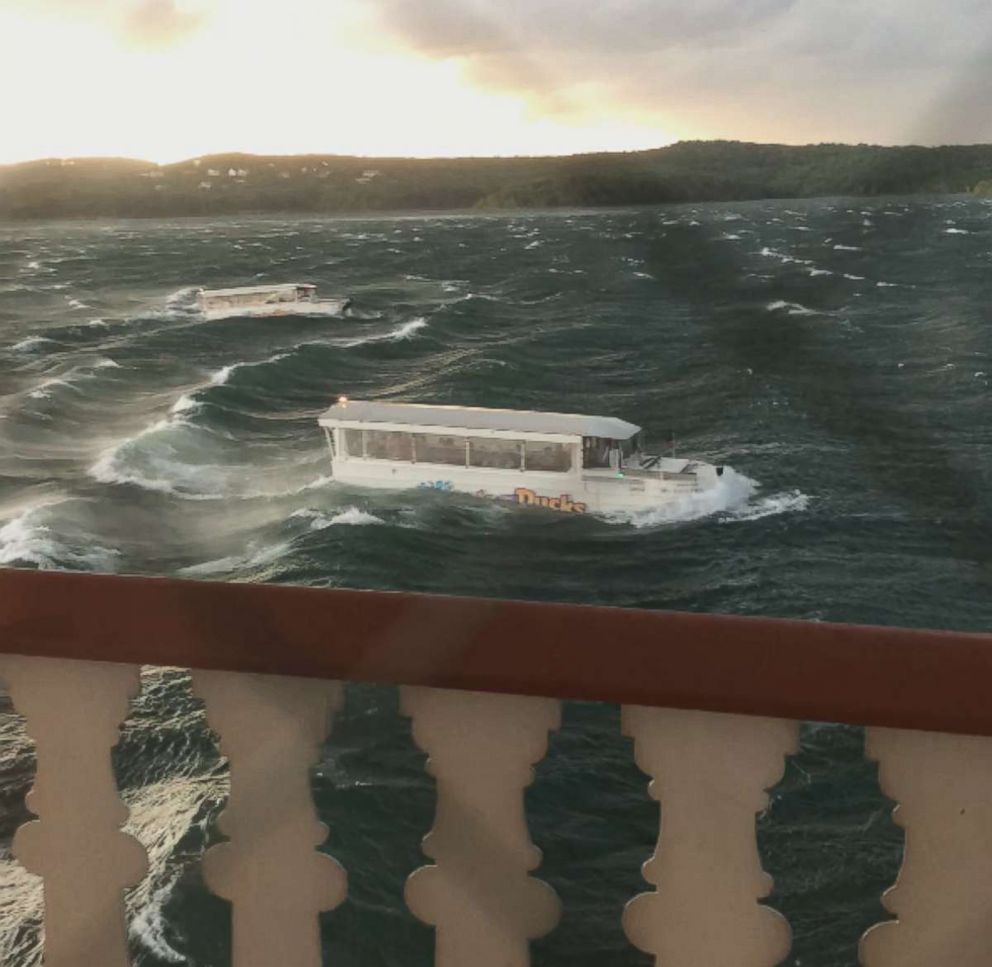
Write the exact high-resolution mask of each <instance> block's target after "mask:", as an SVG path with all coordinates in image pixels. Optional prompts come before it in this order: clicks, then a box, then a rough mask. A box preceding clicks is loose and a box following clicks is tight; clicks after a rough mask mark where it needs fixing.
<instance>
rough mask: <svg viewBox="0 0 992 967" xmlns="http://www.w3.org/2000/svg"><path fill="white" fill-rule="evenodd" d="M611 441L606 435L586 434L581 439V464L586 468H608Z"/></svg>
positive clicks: (611, 446)
mask: <svg viewBox="0 0 992 967" xmlns="http://www.w3.org/2000/svg"><path fill="white" fill-rule="evenodd" d="M611 449H613V441H612V440H608V439H607V438H606V437H598V436H587V437H583V439H582V466H583V467H585V468H586V469H587V470H595V469H599V468H608V467H609V466H610V450H611Z"/></svg>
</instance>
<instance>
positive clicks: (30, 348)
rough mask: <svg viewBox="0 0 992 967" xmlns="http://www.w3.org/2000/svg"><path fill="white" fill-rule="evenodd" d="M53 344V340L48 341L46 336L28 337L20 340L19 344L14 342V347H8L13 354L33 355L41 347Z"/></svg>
mask: <svg viewBox="0 0 992 967" xmlns="http://www.w3.org/2000/svg"><path fill="white" fill-rule="evenodd" d="M54 342H55V340H54V339H49V338H48V337H47V336H28V337H27V339H22V340H21V341H20V342H15V343H14V345H13V346H11V347H10V351H11V352H14V353H33V352H35V351H37V350H39V349H41V348H42V346H45V345H47V344H48V343H54Z"/></svg>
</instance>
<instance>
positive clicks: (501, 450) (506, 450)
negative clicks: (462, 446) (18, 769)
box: [468, 437, 520, 470]
mask: <svg viewBox="0 0 992 967" xmlns="http://www.w3.org/2000/svg"><path fill="white" fill-rule="evenodd" d="M468 452H469V466H471V467H491V468H493V469H496V470H519V469H520V441H519V440H499V439H495V438H487V437H470V438H469V441H468Z"/></svg>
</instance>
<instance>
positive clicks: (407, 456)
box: [318, 397, 724, 514]
mask: <svg viewBox="0 0 992 967" xmlns="http://www.w3.org/2000/svg"><path fill="white" fill-rule="evenodd" d="M318 423H319V424H320V426H321V427H323V429H324V433H325V435H326V437H327V445H328V447H330V451H331V472H332V474H333V476H334V479H335V480H337V481H340V482H341V483H347V484H355V485H357V486H362V487H375V488H381V489H390V490H400V489H407V488H412V487H426V488H432V489H435V490H451V491H459V492H462V493H469V494H475V495H476V496H478V497H487V498H490V499H494V500H503V501H510V502H513V503H516V504H521V505H524V506H540V507H546V508H548V509H550V510H556V511H561V512H563V513H574V514H583V513H586V512H597V513H603V512H605V513H609V512H611V511H630V510H645V509H648V508H651V507H657V506H659V505H663V504H665V503H669V502H672V501H677V500H680V499H682V498H685V497H688V496H691V495H693V494H698V493H701V492H704V491H706V490H710V489H712V488H714V487H716V486H717V484H718V482H719V480H720V477H721V476H723V470H724V468H723V467H717V466H714V465H713V464H710V463H704V462H702V461H699V460H687V459H683V458H676V457H661V456H650V455H648V454H646V453H644V452H643V451H642V449H641V428H640V427H639V426H635V425H634V424H633V423H628V422H626V421H625V420H620V419H617V418H615V417H611V416H582V415H579V414H575V413H539V412H533V411H529V410H496V409H484V408H482V407H476V406H430V405H424V404H418V403H380V402H367V401H361V400H349V399H347V397H341V398H340V399H339V400H338V402H337V403H335V404H334V405H333V406H332V407H331V408H330V409H329V410H327V412H326V413H324V414H323V415H322V416H321V417H320V418H319V420H318Z"/></svg>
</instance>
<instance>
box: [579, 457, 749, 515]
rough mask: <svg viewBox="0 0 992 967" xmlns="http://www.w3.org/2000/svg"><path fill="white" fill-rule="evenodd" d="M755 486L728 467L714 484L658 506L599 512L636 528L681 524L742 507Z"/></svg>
mask: <svg viewBox="0 0 992 967" xmlns="http://www.w3.org/2000/svg"><path fill="white" fill-rule="evenodd" d="M757 489H758V484H757V482H756V481H754V480H752V479H751V478H750V477H745V476H744V475H743V474H739V473H737V471H735V470H734V469H733V468H732V467H727V468H726V469H725V470H724V472H723V476H722V477H720V479H719V482H718V483H717V485H716V486H715V487H712V488H710V489H709V490H704V491H702V492H701V493H697V494H688V495H686V496H685V497H682V498H680V499H678V500H672V501H669V502H666V503H664V504H659V505H658V506H657V507H647V508H645V509H644V510H629V511H628V510H623V511H611V512H609V513H605V514H601V515H598V516H601V517H602V518H603V519H604V520H608V521H609V522H610V523H614V524H629V525H631V526H632V527H636V528H637V529H638V530H641V529H645V528H652V527H658V526H660V525H663V524H680V523H686V522H687V521H693V520H699V519H700V518H703V517H710V516H712V515H713V514H719V513H725V512H727V511H732V510H734V509H736V508H740V507H743V506H744V505H746V504H747V502H748V501H749V500H750V499H751V497H752V496H753V495H754V493H755V491H756V490H757Z"/></svg>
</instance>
